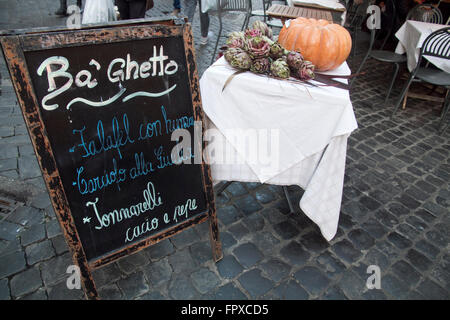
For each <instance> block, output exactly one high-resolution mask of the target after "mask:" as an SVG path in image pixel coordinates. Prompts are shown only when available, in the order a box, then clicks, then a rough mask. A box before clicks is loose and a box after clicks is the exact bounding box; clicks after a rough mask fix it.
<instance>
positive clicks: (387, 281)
mask: <svg viewBox="0 0 450 320" xmlns="http://www.w3.org/2000/svg"><path fill="white" fill-rule="evenodd" d="M381 288H382V289H383V291H384V292H386V293H387V294H388V295H389V296H390V298H392V299H405V298H406V295H407V293H408V285H406V284H405V283H404V282H403V281H400V280H399V279H398V278H396V277H395V276H393V275H391V274H388V275H385V276H383V277H382V278H381Z"/></svg>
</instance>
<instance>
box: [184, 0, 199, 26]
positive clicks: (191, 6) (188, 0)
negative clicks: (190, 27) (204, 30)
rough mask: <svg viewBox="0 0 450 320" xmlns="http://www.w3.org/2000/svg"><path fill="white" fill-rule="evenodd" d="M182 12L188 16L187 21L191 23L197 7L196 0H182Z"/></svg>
mask: <svg viewBox="0 0 450 320" xmlns="http://www.w3.org/2000/svg"><path fill="white" fill-rule="evenodd" d="M183 1H184V2H183V10H184V14H185V15H186V16H187V17H188V21H189V22H190V23H191V24H192V21H193V20H194V14H195V8H196V7H197V0H183Z"/></svg>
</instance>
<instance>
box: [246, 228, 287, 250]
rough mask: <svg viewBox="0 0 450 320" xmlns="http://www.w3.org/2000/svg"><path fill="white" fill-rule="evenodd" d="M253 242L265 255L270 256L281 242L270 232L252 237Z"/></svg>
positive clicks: (259, 233)
mask: <svg viewBox="0 0 450 320" xmlns="http://www.w3.org/2000/svg"><path fill="white" fill-rule="evenodd" d="M251 242H252V243H254V244H255V245H256V246H257V247H258V248H259V250H261V251H263V252H264V253H265V254H270V253H271V252H273V250H275V246H276V245H277V244H279V243H280V240H278V239H277V238H275V237H274V236H273V235H272V234H271V233H270V232H258V233H256V234H253V235H252V238H251Z"/></svg>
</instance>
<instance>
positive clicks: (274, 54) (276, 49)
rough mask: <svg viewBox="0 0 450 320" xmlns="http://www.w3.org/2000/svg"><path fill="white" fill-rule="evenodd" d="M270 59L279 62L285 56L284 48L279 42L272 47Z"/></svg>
mask: <svg viewBox="0 0 450 320" xmlns="http://www.w3.org/2000/svg"><path fill="white" fill-rule="evenodd" d="M269 55H270V57H271V58H272V59H274V60H277V59H279V58H281V57H283V55H284V48H283V47H282V46H281V44H279V43H278V42H273V43H272V45H271V46H270V53H269Z"/></svg>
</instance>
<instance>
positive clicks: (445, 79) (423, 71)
mask: <svg viewBox="0 0 450 320" xmlns="http://www.w3.org/2000/svg"><path fill="white" fill-rule="evenodd" d="M425 56H431V57H437V58H441V59H447V60H450V27H445V28H442V29H439V30H437V31H435V32H433V33H431V34H430V35H429V36H428V37H427V38H426V39H425V41H424V42H423V44H422V48H420V53H419V59H418V61H417V66H416V67H415V68H414V70H413V71H412V72H411V74H410V76H409V78H408V80H407V82H406V84H405V86H404V87H403V90H402V92H401V94H400V96H399V98H398V100H397V103H396V104H395V108H394V112H393V113H392V116H391V118H392V117H393V116H394V115H395V113H396V112H397V110H398V108H399V107H400V104H401V103H402V101H403V104H406V98H407V96H408V95H407V92H408V89H409V86H410V85H411V83H412V82H413V81H416V82H425V83H429V84H432V85H435V86H441V87H445V88H446V89H447V94H446V98H445V101H444V107H443V110H442V114H441V124H440V125H442V122H443V121H445V118H446V115H447V113H448V105H449V103H450V98H449V94H448V90H449V89H450V74H449V73H448V72H445V71H442V70H440V69H437V68H435V67H433V66H430V67H422V66H421V62H422V58H423V57H425Z"/></svg>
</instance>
